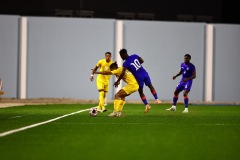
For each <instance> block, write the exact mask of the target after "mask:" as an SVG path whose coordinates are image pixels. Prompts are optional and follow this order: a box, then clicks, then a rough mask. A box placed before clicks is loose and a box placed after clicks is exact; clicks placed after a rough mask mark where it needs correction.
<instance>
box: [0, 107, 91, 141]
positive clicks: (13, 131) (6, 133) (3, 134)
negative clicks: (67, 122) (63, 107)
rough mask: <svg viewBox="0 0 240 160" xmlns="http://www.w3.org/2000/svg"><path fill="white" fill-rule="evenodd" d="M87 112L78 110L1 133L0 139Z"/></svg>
mask: <svg viewBox="0 0 240 160" xmlns="http://www.w3.org/2000/svg"><path fill="white" fill-rule="evenodd" d="M88 110H89V109H84V110H80V111H77V112H73V113H69V114H65V115H63V116H60V117H57V118H53V119H50V120H48V121H44V122H40V123H36V124H32V125H30V126H25V127H22V128H18V129H14V130H10V131H7V132H3V133H0V137H4V136H7V135H9V134H13V133H16V132H20V131H23V130H26V129H29V128H33V127H37V126H40V125H43V124H47V123H50V122H53V121H56V120H59V119H61V118H64V117H67V116H71V115H74V114H77V113H81V112H85V111H88Z"/></svg>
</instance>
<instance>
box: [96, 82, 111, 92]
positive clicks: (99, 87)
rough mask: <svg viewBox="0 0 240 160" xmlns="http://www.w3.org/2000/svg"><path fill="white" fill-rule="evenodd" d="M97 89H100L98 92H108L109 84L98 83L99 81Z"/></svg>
mask: <svg viewBox="0 0 240 160" xmlns="http://www.w3.org/2000/svg"><path fill="white" fill-rule="evenodd" d="M97 88H98V90H103V91H105V92H108V89H109V83H106V82H98V81H97Z"/></svg>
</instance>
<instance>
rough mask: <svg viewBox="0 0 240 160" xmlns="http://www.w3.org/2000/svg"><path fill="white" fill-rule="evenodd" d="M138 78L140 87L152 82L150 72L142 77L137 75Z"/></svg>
mask: <svg viewBox="0 0 240 160" xmlns="http://www.w3.org/2000/svg"><path fill="white" fill-rule="evenodd" d="M136 80H137V82H138V85H139V88H143V86H144V84H145V85H146V86H148V85H149V84H151V83H152V82H151V79H150V77H149V75H148V74H144V75H142V76H141V77H137V78H136Z"/></svg>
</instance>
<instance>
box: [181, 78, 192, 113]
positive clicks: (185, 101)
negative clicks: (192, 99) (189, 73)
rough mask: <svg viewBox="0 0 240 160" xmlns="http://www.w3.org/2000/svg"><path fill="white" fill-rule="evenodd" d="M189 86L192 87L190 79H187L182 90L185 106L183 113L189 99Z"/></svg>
mask: <svg viewBox="0 0 240 160" xmlns="http://www.w3.org/2000/svg"><path fill="white" fill-rule="evenodd" d="M191 88H192V81H187V83H186V84H185V87H184V91H183V98H184V106H185V109H184V111H183V113H188V101H189V99H188V93H189V92H190V90H191Z"/></svg>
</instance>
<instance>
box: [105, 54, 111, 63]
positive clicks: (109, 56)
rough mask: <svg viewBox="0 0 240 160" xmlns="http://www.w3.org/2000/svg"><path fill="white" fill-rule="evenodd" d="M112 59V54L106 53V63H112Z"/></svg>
mask: <svg viewBox="0 0 240 160" xmlns="http://www.w3.org/2000/svg"><path fill="white" fill-rule="evenodd" d="M111 58H112V53H111V52H106V53H105V59H106V61H107V62H110V60H111Z"/></svg>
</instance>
